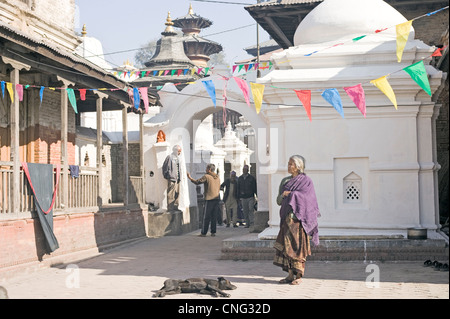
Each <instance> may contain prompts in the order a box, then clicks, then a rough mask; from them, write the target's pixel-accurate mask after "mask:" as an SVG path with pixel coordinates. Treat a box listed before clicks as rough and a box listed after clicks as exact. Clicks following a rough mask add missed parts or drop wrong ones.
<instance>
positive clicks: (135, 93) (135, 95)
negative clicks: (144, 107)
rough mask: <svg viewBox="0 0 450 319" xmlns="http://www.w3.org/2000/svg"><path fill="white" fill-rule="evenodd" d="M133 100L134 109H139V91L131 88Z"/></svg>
mask: <svg viewBox="0 0 450 319" xmlns="http://www.w3.org/2000/svg"><path fill="white" fill-rule="evenodd" d="M133 99H134V107H135V108H136V109H139V104H140V103H141V97H140V96H139V89H138V88H133Z"/></svg>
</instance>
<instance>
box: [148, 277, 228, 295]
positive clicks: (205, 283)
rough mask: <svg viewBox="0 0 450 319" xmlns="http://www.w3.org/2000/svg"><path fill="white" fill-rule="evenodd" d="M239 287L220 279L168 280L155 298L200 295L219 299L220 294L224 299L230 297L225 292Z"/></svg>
mask: <svg viewBox="0 0 450 319" xmlns="http://www.w3.org/2000/svg"><path fill="white" fill-rule="evenodd" d="M236 288H237V287H236V286H235V285H233V284H232V283H231V282H230V281H229V280H227V279H225V278H223V277H219V278H217V280H214V279H206V278H189V279H186V280H177V279H167V280H166V281H164V286H163V287H162V288H161V289H160V290H158V291H156V293H155V294H154V295H153V297H164V296H165V295H174V294H180V293H199V294H206V295H211V296H214V297H217V294H218V293H219V294H220V295H221V296H223V297H230V295H229V294H227V293H225V292H223V290H233V289H236Z"/></svg>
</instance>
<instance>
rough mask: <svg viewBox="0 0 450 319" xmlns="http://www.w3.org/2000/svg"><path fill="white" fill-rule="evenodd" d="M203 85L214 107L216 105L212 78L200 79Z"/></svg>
mask: <svg viewBox="0 0 450 319" xmlns="http://www.w3.org/2000/svg"><path fill="white" fill-rule="evenodd" d="M202 83H203V85H204V86H205V88H206V91H207V92H208V94H209V96H210V97H211V99H212V100H213V102H214V107H216V87H215V86H214V83H213V81H212V80H208V81H202Z"/></svg>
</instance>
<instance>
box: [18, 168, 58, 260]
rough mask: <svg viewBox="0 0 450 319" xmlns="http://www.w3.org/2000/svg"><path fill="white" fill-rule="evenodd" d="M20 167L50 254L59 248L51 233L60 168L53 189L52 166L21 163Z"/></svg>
mask: <svg viewBox="0 0 450 319" xmlns="http://www.w3.org/2000/svg"><path fill="white" fill-rule="evenodd" d="M22 167H23V170H24V172H25V174H26V176H27V180H28V185H29V186H30V188H31V190H32V192H33V196H34V203H35V208H36V213H37V215H38V218H39V222H40V224H41V227H42V231H43V232H44V237H45V242H46V246H47V251H48V253H51V252H53V251H55V250H56V249H58V248H59V244H58V240H57V239H56V236H55V234H54V232H53V205H54V203H55V198H56V191H57V189H58V181H59V175H60V166H59V165H57V170H56V183H55V188H53V165H52V164H36V163H22Z"/></svg>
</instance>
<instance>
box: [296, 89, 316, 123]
mask: <svg viewBox="0 0 450 319" xmlns="http://www.w3.org/2000/svg"><path fill="white" fill-rule="evenodd" d="M294 91H295V93H297V96H298V98H299V99H300V101H301V102H302V104H303V107H304V108H305V111H306V114H308V117H309V120H310V121H312V119H311V91H310V90H294Z"/></svg>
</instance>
